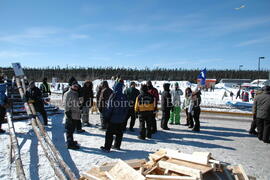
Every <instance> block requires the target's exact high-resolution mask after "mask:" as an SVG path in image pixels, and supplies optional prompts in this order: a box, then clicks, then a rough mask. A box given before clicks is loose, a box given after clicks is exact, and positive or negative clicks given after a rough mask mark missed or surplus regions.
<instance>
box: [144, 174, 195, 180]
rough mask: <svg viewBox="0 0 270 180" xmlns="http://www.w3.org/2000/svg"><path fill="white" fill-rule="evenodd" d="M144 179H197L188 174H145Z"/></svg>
mask: <svg viewBox="0 0 270 180" xmlns="http://www.w3.org/2000/svg"><path fill="white" fill-rule="evenodd" d="M146 179H149V180H150V179H155V180H163V179H164V180H197V178H195V177H190V176H166V175H146Z"/></svg>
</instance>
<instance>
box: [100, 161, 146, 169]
mask: <svg viewBox="0 0 270 180" xmlns="http://www.w3.org/2000/svg"><path fill="white" fill-rule="evenodd" d="M124 162H125V163H127V164H128V165H129V166H130V167H132V168H134V169H138V168H140V167H141V166H142V165H143V164H145V163H146V161H145V159H131V160H127V161H124ZM116 164H117V162H112V163H105V164H103V165H101V166H100V167H99V170H100V171H109V170H111V169H112V168H113V166H115V165H116Z"/></svg>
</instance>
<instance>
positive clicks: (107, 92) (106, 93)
mask: <svg viewBox="0 0 270 180" xmlns="http://www.w3.org/2000/svg"><path fill="white" fill-rule="evenodd" d="M112 93H113V90H112V89H111V88H109V85H108V82H107V81H103V82H102V90H101V92H100V97H99V101H98V109H99V111H100V121H101V122H100V123H101V128H100V129H101V130H105V129H106V128H107V127H106V126H107V124H106V122H107V120H106V118H105V108H106V106H107V102H108V100H109V97H110V96H111V94H112Z"/></svg>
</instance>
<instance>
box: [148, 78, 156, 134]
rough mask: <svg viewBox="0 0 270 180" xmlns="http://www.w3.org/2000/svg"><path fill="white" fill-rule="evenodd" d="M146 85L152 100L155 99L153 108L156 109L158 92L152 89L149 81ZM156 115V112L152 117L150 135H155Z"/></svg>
mask: <svg viewBox="0 0 270 180" xmlns="http://www.w3.org/2000/svg"><path fill="white" fill-rule="evenodd" d="M146 85H147V87H148V93H149V94H151V95H152V96H154V98H155V107H157V105H158V101H159V94H158V90H157V89H156V88H154V86H153V85H152V82H151V81H147V83H146ZM156 114H157V111H155V112H154V113H153V115H152V121H151V131H152V134H155V133H156V132H157V121H156Z"/></svg>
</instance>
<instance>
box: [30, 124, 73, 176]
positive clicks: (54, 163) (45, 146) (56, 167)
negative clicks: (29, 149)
mask: <svg viewBox="0 0 270 180" xmlns="http://www.w3.org/2000/svg"><path fill="white" fill-rule="evenodd" d="M32 127H33V130H34V132H35V134H36V135H37V138H38V140H39V142H40V145H41V147H42V149H43V151H44V153H45V156H46V157H47V159H48V160H49V162H50V164H51V167H52V168H53V170H54V172H55V175H56V176H57V177H58V178H59V179H60V180H67V179H68V178H66V176H65V174H64V173H63V171H62V169H61V167H60V165H59V164H58V162H57V161H56V159H55V157H54V155H53V154H52V153H51V151H50V148H49V147H48V144H47V143H46V141H45V140H44V138H43V137H42V133H41V132H40V130H39V128H38V127H37V124H36V122H35V119H33V120H32Z"/></svg>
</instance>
